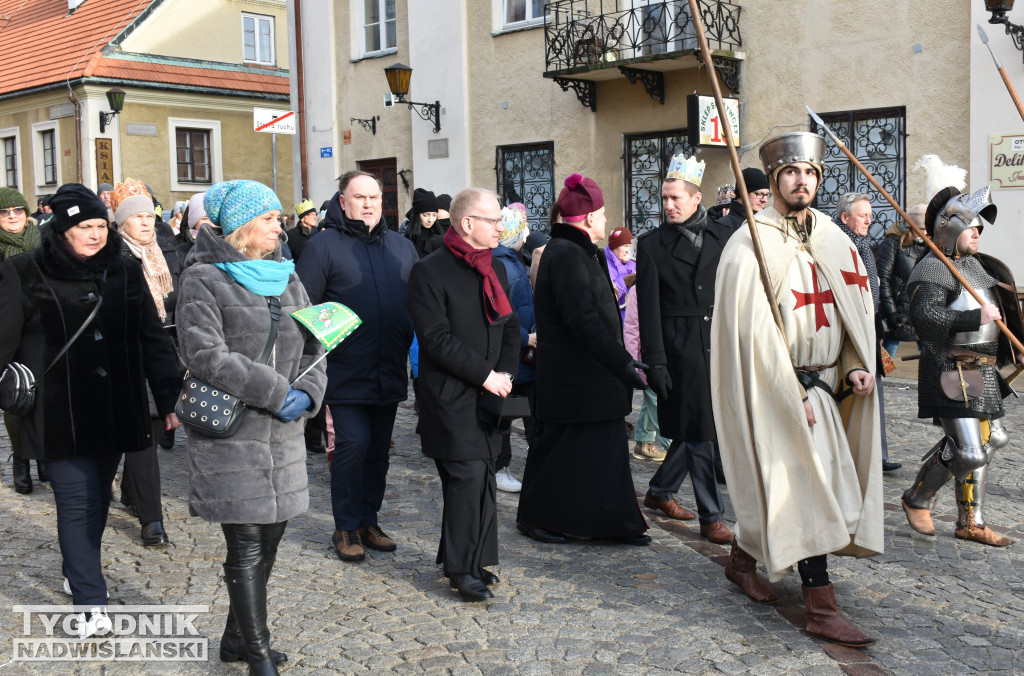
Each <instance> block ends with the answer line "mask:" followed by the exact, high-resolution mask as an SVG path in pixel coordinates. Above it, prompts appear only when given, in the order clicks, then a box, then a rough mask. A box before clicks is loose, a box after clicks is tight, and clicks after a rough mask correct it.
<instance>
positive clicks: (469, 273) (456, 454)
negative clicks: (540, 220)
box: [408, 188, 520, 601]
mask: <svg viewBox="0 0 1024 676" xmlns="http://www.w3.org/2000/svg"><path fill="white" fill-rule="evenodd" d="M450 211H451V221H452V227H451V228H449V229H448V232H446V233H445V235H444V240H443V241H444V246H442V247H441V248H439V249H437V250H435V251H434V252H433V253H431V254H430V255H428V256H427V257H425V258H423V259H422V260H420V262H418V263H417V264H416V265H414V266H413V269H412V273H411V274H410V276H409V287H408V298H409V313H410V314H411V315H412V320H413V325H414V326H415V329H416V335H417V336H418V337H419V341H420V375H419V402H420V441H421V443H422V446H423V452H424V453H425V454H426V455H428V456H430V457H431V458H433V459H434V462H435V464H436V465H437V473H438V475H439V476H440V477H441V489H442V491H443V492H444V512H443V515H442V517H441V542H440V545H439V546H438V550H437V562H438V563H439V564H442V565H443V566H444V572H445V575H447V576H448V578H449V579H450V580H451V585H452V587H454V588H455V589H457V590H458V592H459V595H460V596H461V597H462V598H463V599H466V600H468V601H482V600H484V599H489V598H491V597H492V596H493V595H492V594H491V592H490V590H489V589H488V588H487V587H488V586H490V585H494V584H497V583H498V577H497V576H496V575H495V574H494V573H492V572H491V571H489V570H487V569H486V568H485V567H484V566H493V565H495V564H496V563H498V510H497V503H496V498H495V495H496V491H497V487H496V485H495V478H494V464H495V461H496V460H497V458H498V452H499V451H500V450H501V432H500V431H499V429H498V426H497V423H498V420H497V418H496V417H491V416H488V415H487V409H486V406H484V404H485V402H486V401H490V402H492V403H493V402H498V403H500V400H499V399H498V398H503V397H506V396H508V394H509V392H511V391H512V375H511V374H512V373H515V371H516V366H517V365H518V363H519V342H520V336H519V320H518V319H517V318H516V314H515V312H513V311H512V306H511V305H510V304H509V302H508V296H507V293H508V279H507V277H506V276H505V266H503V265H492V262H491V250H492V249H494V248H495V247H496V246H498V238H499V236H500V235H501V232H502V227H501V207H500V206H499V205H498V196H497V195H495V194H494V193H493V192H491V191H489V190H484V189H482V188H467V189H466V190H463V191H462V192H460V193H459V194H458V195H456V197H455V201H454V202H452V208H451V210H450ZM490 410H493V408H492V409H490Z"/></svg>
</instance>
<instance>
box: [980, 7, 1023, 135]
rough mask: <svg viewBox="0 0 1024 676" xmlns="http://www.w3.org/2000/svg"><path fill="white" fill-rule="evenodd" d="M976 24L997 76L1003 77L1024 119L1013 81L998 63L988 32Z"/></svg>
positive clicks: (1014, 103) (1007, 89)
mask: <svg viewBox="0 0 1024 676" xmlns="http://www.w3.org/2000/svg"><path fill="white" fill-rule="evenodd" d="M977 25H978V35H980V36H981V41H982V42H984V43H985V46H986V47H988V53H989V54H991V55H992V60H993V61H995V63H996V70H998V71H999V76H1000V77H1002V78H1003V84H1004V85H1006V91H1008V92H1010V98H1011V99H1013V105H1015V106H1017V112H1018V113H1020V118H1021V119H1022V120H1024V106H1022V105H1021V104H1020V99H1019V98H1018V97H1017V90H1016V89H1014V88H1013V83H1012V82H1010V76H1009V75H1007V74H1006V69H1005V68H1003V64H1002V63H1000V61H999V57H998V56H996V53H995V52H994V51H992V45H990V44H989V43H988V34H987V33H985V29H984V28H982V27H981V24H977Z"/></svg>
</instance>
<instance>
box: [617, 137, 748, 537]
mask: <svg viewBox="0 0 1024 676" xmlns="http://www.w3.org/2000/svg"><path fill="white" fill-rule="evenodd" d="M703 174H704V162H703V161H702V162H700V163H697V162H696V161H695V160H694V158H689V159H686V160H685V162H684V157H683V155H678V156H676V157H674V158H672V164H671V166H670V168H669V172H668V174H667V176H666V178H665V182H664V183H663V184H662V187H661V199H662V203H663V205H664V209H665V222H663V223H662V224H661V225H660V226H659V227H658V228H657V229H656V230H654V231H652V232H649V233H647V234H645V235H643V236H642V237H641V238H640V240H639V243H638V244H637V310H638V312H639V316H640V345H641V354H642V355H643V361H644V362H645V363H647V364H649V365H650V366H651V370H650V371H649V372H648V375H647V382H648V383H650V386H651V389H653V390H654V392H655V394H657V395H658V424H659V425H660V427H661V434H662V435H663V436H665V437H666V438H669V439H672V445H671V446H669V449H668V454H667V455H666V457H665V461H664V462H663V463H662V464H661V467H659V468H658V471H657V472H656V473H655V475H654V476H653V477H652V478H651V481H650V485H649V488H648V490H647V495H646V496H645V497H644V506H646V507H648V508H650V509H654V510H660V511H662V512H664V513H665V514H666V515H668V516H669V517H670V518H673V519H692V518H693V513H692V512H690V511H688V510H686V509H683V508H682V507H681V506H680V505H679V503H677V502H676V501H675V499H674V497H673V496H674V495H675V493H676V492H677V491H678V490H679V487H680V485H681V484H682V482H683V479H684V478H686V474H687V473H688V472H689V474H690V477H691V480H692V481H693V493H694V497H695V498H696V501H697V512H698V515H699V518H700V532H701V535H703V536H704V537H706V538H707V539H708V540H710V541H711V542H715V543H718V544H727V543H729V542H731V541H732V533H731V532H729V529H728V528H726V526H725V524H724V523H722V513H723V511H724V505H723V504H722V496H721V494H720V493H719V491H718V485H717V484H716V482H715V468H714V464H715V455H716V454H717V452H718V447H717V436H716V434H715V419H714V416H713V414H712V410H711V370H710V358H711V315H712V312H713V311H714V305H715V274H716V272H717V270H718V260H719V257H720V256H721V253H722V248H723V247H724V246H725V243H726V241H727V240H728V238H729V235H731V234H732V233H733V232H734V229H733V228H731V227H728V226H726V225H723V224H721V223H718V222H716V221H713V220H710V219H709V218H708V216H707V212H706V211H705V210H704V207H703V206H701V203H700V201H701V192H700V182H701V178H702V177H703Z"/></svg>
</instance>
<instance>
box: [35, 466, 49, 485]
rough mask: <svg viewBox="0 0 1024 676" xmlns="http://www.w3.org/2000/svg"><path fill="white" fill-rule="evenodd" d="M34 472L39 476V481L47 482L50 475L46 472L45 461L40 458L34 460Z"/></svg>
mask: <svg viewBox="0 0 1024 676" xmlns="http://www.w3.org/2000/svg"><path fill="white" fill-rule="evenodd" d="M36 474H37V475H38V476H39V483H41V484H45V483H49V481H50V475H48V474H47V473H46V463H45V462H43V461H42V460H36Z"/></svg>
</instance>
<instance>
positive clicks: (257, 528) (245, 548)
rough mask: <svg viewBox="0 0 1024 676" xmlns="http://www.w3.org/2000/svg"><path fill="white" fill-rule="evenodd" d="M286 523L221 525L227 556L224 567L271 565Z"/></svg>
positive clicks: (275, 557)
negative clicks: (226, 546)
mask: <svg viewBox="0 0 1024 676" xmlns="http://www.w3.org/2000/svg"><path fill="white" fill-rule="evenodd" d="M287 525H288V522H287V521H282V522H281V523H222V524H221V525H220V527H221V530H223V531H224V540H225V541H226V542H227V545H228V555H227V557H226V558H225V559H224V565H226V566H237V567H239V568H248V567H250V566H255V565H257V564H260V563H266V564H269V565H273V563H274V561H275V560H276V559H277V547H278V545H280V544H281V538H282V537H284V529H285V527H286V526H287Z"/></svg>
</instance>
